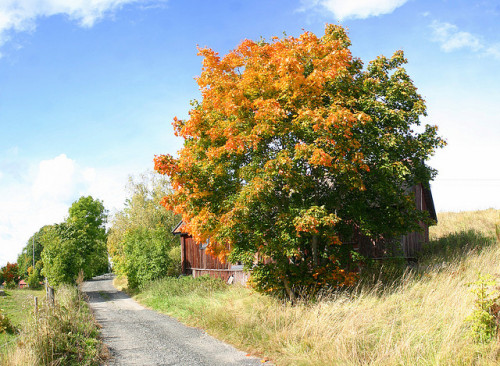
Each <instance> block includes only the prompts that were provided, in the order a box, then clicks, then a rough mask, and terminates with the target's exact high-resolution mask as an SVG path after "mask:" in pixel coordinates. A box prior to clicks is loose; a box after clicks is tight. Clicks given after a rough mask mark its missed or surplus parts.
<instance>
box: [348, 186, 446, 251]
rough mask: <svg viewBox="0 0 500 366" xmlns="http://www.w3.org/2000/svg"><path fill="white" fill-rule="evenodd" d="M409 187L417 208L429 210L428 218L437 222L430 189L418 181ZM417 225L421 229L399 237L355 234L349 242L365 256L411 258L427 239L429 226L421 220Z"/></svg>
mask: <svg viewBox="0 0 500 366" xmlns="http://www.w3.org/2000/svg"><path fill="white" fill-rule="evenodd" d="M410 189H411V191H412V192H413V194H414V195H415V205H416V207H417V209H418V210H420V211H427V212H429V216H430V218H431V219H433V220H434V221H435V222H436V223H437V215H436V209H435V207H434V201H433V199H432V193H431V191H430V189H428V188H425V187H424V186H423V185H422V184H420V183H419V184H418V185H415V186H413V187H411V188H410ZM419 225H420V227H421V228H422V231H417V232H412V233H408V234H406V235H403V236H401V237H399V238H387V239H380V240H374V239H373V238H370V237H367V236H364V235H360V234H355V235H354V237H353V238H351V240H350V242H351V244H352V245H353V247H354V249H355V250H357V251H358V252H359V253H361V254H362V255H364V256H366V257H371V258H384V257H404V258H406V259H409V260H413V259H415V257H416V255H417V253H418V252H419V251H420V250H421V249H422V244H423V243H427V242H428V241H429V226H428V225H426V224H425V223H423V222H420V223H419Z"/></svg>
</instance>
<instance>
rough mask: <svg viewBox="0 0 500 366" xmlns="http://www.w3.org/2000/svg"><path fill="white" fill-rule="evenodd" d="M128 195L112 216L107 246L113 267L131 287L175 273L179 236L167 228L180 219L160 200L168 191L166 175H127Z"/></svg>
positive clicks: (176, 270) (178, 267) (176, 269)
mask: <svg viewBox="0 0 500 366" xmlns="http://www.w3.org/2000/svg"><path fill="white" fill-rule="evenodd" d="M128 189H129V193H130V197H129V198H127V201H126V204H125V209H124V210H122V211H120V212H118V213H117V214H116V215H115V217H114V218H113V220H112V226H111V229H110V233H109V235H108V242H107V244H108V250H109V253H110V255H111V257H112V261H113V270H114V271H115V272H116V273H117V274H120V275H124V276H126V277H127V278H128V281H129V282H128V283H129V286H130V287H137V286H140V285H141V284H143V283H145V282H147V281H150V280H153V279H156V278H160V277H164V276H169V275H178V274H179V272H180V271H179V269H180V253H179V252H178V251H175V248H177V247H178V246H179V240H178V239H177V238H176V237H174V236H173V235H172V234H171V233H170V229H171V228H172V227H173V226H174V225H175V224H176V223H177V222H178V221H179V220H180V217H179V216H176V215H174V214H173V212H171V211H166V210H165V209H164V208H163V207H162V206H161V205H160V200H161V199H162V197H163V196H164V195H165V194H167V193H168V192H169V191H170V185H169V182H168V180H167V179H165V178H164V177H161V176H158V175H156V174H152V173H145V174H143V175H141V176H140V177H139V178H138V179H133V178H132V177H131V178H130V179H129V185H128Z"/></svg>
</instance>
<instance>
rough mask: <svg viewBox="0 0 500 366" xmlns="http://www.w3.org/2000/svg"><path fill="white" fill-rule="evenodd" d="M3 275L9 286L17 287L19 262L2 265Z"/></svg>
mask: <svg viewBox="0 0 500 366" xmlns="http://www.w3.org/2000/svg"><path fill="white" fill-rule="evenodd" d="M1 272H2V277H3V279H4V281H5V283H6V286H7V287H8V288H15V287H16V286H17V285H18V284H19V280H20V278H19V267H18V265H17V263H10V262H7V264H6V265H5V266H4V267H2V269H1Z"/></svg>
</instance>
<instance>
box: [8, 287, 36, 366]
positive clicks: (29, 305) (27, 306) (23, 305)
mask: <svg viewBox="0 0 500 366" xmlns="http://www.w3.org/2000/svg"><path fill="white" fill-rule="evenodd" d="M5 294H6V296H1V297H0V309H3V312H2V313H3V315H4V316H6V317H7V318H8V320H9V322H10V323H11V324H12V326H13V327H14V328H16V330H18V329H20V328H21V327H22V325H23V324H25V323H26V321H27V319H29V318H30V317H32V316H33V309H34V297H35V296H36V297H38V299H39V301H40V302H41V301H42V299H43V298H44V297H45V291H36V290H35V291H33V290H30V289H13V290H5ZM18 338H19V333H18V331H8V332H2V333H0V360H1V359H4V358H5V357H6V355H7V354H8V353H9V352H11V351H12V350H13V349H15V347H16V341H17V339H18Z"/></svg>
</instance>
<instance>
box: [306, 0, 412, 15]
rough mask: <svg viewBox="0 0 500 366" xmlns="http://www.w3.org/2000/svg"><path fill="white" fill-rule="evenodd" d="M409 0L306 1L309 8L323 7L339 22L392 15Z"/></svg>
mask: <svg viewBox="0 0 500 366" xmlns="http://www.w3.org/2000/svg"><path fill="white" fill-rule="evenodd" d="M407 1H408V0H304V1H303V3H304V5H305V7H307V8H314V7H321V8H323V9H326V10H328V11H329V12H331V13H333V15H334V16H335V17H336V18H337V19H338V20H345V19H349V18H351V19H365V18H369V17H372V16H378V15H383V14H389V13H392V12H393V11H394V10H396V9H397V8H399V7H400V6H402V5H404V4H405V3H406V2H407Z"/></svg>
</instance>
